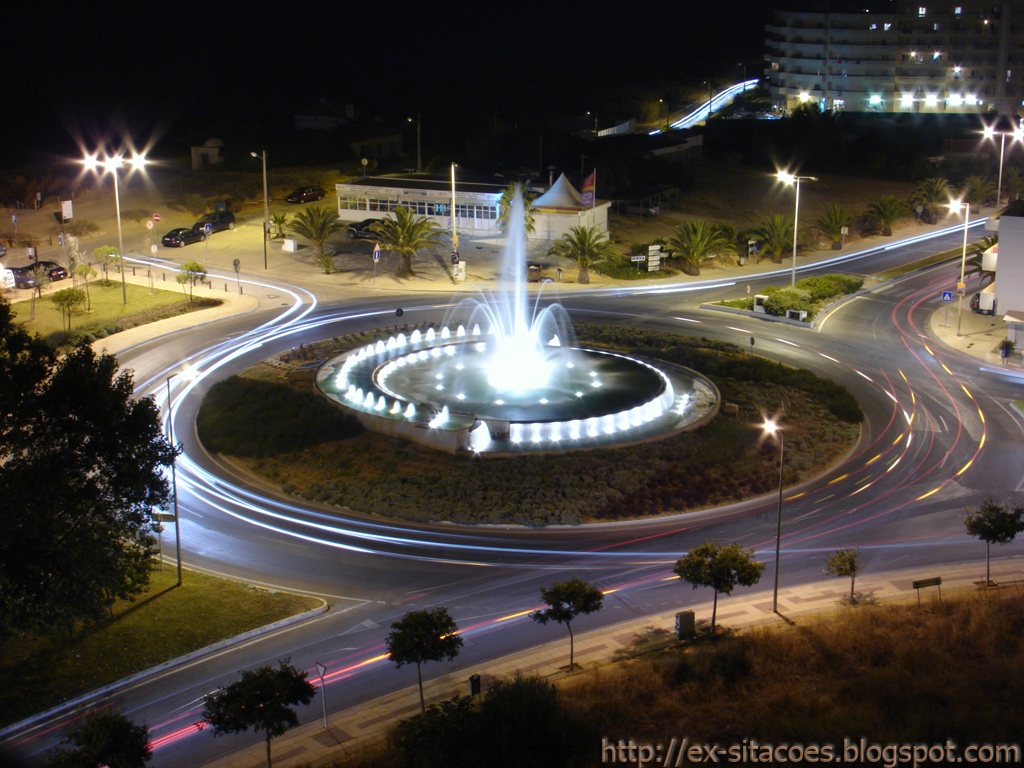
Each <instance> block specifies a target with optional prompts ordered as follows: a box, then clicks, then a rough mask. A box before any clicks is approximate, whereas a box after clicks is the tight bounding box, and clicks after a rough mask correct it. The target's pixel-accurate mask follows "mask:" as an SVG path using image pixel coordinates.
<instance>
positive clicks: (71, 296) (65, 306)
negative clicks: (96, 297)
mask: <svg viewBox="0 0 1024 768" xmlns="http://www.w3.org/2000/svg"><path fill="white" fill-rule="evenodd" d="M50 301H52V302H53V305H54V306H55V307H57V309H59V310H60V316H61V322H63V321H64V319H65V318H66V319H67V324H68V330H69V331H70V330H71V316H72V315H73V314H74V313H75V312H77V311H78V308H79V307H81V306H82V305H83V304H85V291H83V290H82V289H81V288H61V289H60V290H59V291H56V292H54V293H53V294H51V296H50Z"/></svg>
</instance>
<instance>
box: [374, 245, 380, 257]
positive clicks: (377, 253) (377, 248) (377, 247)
mask: <svg viewBox="0 0 1024 768" xmlns="http://www.w3.org/2000/svg"><path fill="white" fill-rule="evenodd" d="M373 260H374V261H380V244H379V243H378V244H376V245H374V246H373Z"/></svg>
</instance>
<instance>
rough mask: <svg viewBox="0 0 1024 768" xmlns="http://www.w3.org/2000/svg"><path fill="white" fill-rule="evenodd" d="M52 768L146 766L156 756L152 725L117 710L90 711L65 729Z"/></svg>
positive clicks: (49, 763) (52, 756)
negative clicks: (154, 753) (153, 746)
mask: <svg viewBox="0 0 1024 768" xmlns="http://www.w3.org/2000/svg"><path fill="white" fill-rule="evenodd" d="M61 745H62V746H60V747H58V748H56V749H55V750H53V752H51V754H50V755H49V756H48V759H47V766H48V768H98V766H108V768H143V766H145V765H146V763H148V762H149V759H150V757H152V755H153V750H152V749H150V746H149V728H147V727H146V726H145V725H136V724H135V723H133V722H132V721H131V719H129V718H127V717H125V716H124V715H122V714H121V713H120V712H119V711H117V710H116V709H103V710H97V711H95V712H90V713H89V714H88V715H86V716H85V717H83V718H81V719H80V720H76V721H73V722H72V723H71V725H69V726H68V727H67V728H66V729H65V730H64V735H63V738H62V739H61Z"/></svg>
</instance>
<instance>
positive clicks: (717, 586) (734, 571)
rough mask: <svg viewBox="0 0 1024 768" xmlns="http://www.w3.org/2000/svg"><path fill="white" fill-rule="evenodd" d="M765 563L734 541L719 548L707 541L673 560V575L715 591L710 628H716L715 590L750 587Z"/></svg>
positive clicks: (757, 579) (728, 592) (762, 570)
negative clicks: (674, 562) (757, 559)
mask: <svg viewBox="0 0 1024 768" xmlns="http://www.w3.org/2000/svg"><path fill="white" fill-rule="evenodd" d="M764 568H765V564H764V563H759V562H757V561H756V560H754V550H753V549H742V548H740V545H739V544H737V543H735V542H733V543H732V544H730V545H729V546H727V547H720V546H718V545H717V544H715V543H714V542H711V541H708V542H705V543H704V544H701V545H700V546H699V547H694V548H693V549H691V550H690V553H689V554H688V555H687V556H686V557H684V558H682V559H680V560H678V561H676V566H675V568H674V569H673V570H674V571H675V574H676V576H678V577H679V578H680V579H682V580H683V581H685V582H686V583H687V584H689V585H691V586H692V587H693V588H694V589H697V587H711V588H712V589H713V590H715V602H714V607H713V608H712V609H711V631H712V633H713V632H714V631H715V618H716V616H717V614H718V593H719V592H722V593H723V594H726V595H729V594H732V590H733V589H734V588H735V587H736V586H737V585H739V586H742V587H752V586H753V585H754V584H757V582H758V581H760V580H761V574H762V573H763V572H764Z"/></svg>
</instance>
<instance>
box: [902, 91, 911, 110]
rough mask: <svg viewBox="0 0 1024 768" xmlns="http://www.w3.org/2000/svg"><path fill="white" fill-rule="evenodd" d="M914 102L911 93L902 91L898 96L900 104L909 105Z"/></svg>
mask: <svg viewBox="0 0 1024 768" xmlns="http://www.w3.org/2000/svg"><path fill="white" fill-rule="evenodd" d="M913 104H914V95H913V94H912V93H904V94H903V95H902V96H900V106H901V107H910V106H913Z"/></svg>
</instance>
